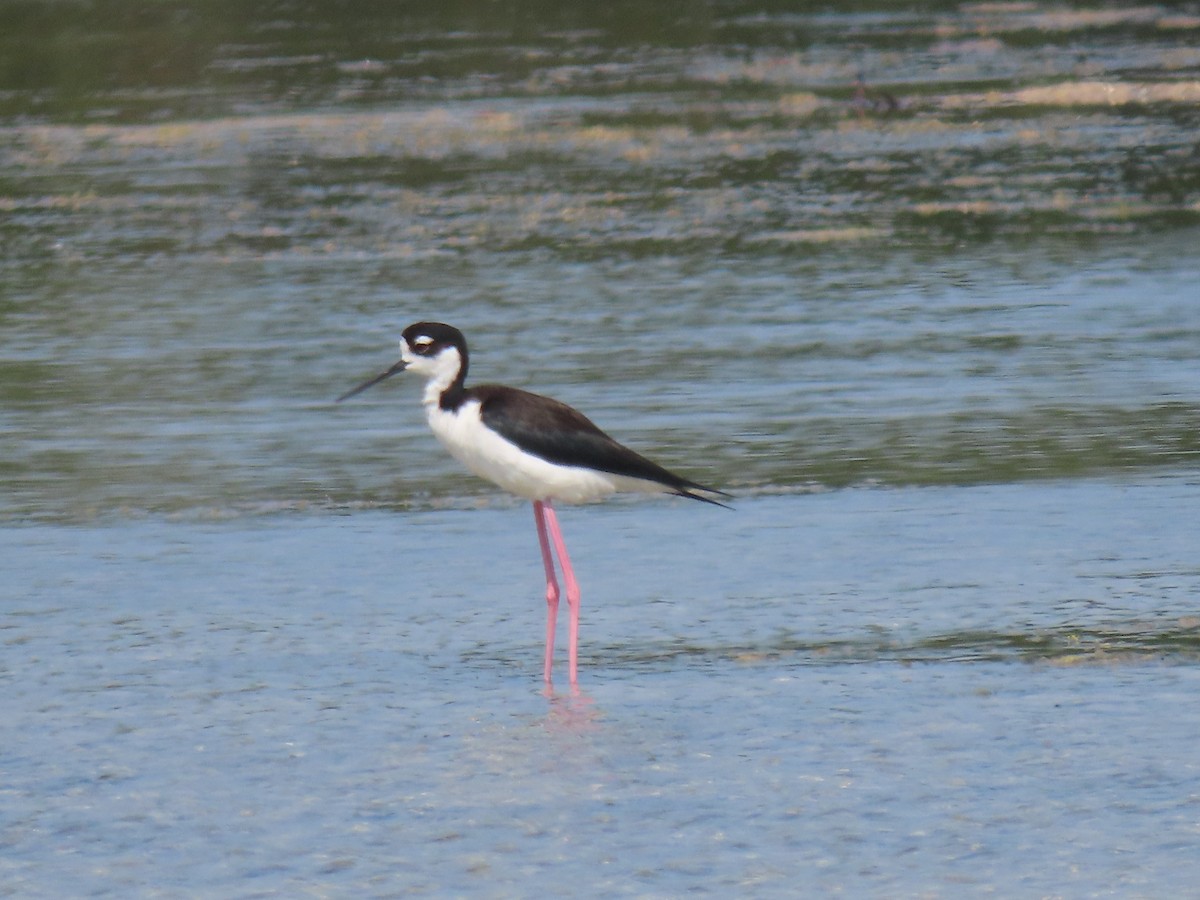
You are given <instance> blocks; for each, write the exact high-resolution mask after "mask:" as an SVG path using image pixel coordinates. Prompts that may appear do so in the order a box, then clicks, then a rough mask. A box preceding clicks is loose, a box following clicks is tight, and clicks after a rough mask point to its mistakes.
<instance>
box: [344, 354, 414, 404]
mask: <svg viewBox="0 0 1200 900" xmlns="http://www.w3.org/2000/svg"><path fill="white" fill-rule="evenodd" d="M407 366H408V363H406V362H405V361H404V360H400V362H398V363H396V364H395V365H394V366H392V367H391V368H390V369H388V370H387V371H386V372H384V373H382V374H380V375H376V376H375V377H374V378H368V379H367V380H366V381H364V382H363V383H362V384H360V385H359V386H358V387H356V388H353V389H351V390H348V391H346V393H344V394H342V396H340V397H338V398H337V400H335V401H334V402H335V403H341V402H342V401H343V400H349V399H350V398H351V397H353V396H354V395H355V394H361V393H362V392H363V391H365V390H366V389H367V388H369V387H374V386H375V385H377V384H379V382H381V381H383V380H384V379H385V378H391V377H392V376H393V375H395V374H396V373H397V372H403V371H404V370H405V368H406V367H407Z"/></svg>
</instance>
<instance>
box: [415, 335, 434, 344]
mask: <svg viewBox="0 0 1200 900" xmlns="http://www.w3.org/2000/svg"><path fill="white" fill-rule="evenodd" d="M432 343H433V338H431V337H430V336H429V335H427V334H421V335H417V337H415V338H413V345H414V346H416V347H428V346H429V345H430V344H432Z"/></svg>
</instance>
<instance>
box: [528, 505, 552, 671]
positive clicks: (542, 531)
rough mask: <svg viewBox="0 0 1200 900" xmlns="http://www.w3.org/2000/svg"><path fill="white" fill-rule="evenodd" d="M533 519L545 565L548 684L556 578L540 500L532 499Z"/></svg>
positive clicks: (543, 509)
mask: <svg viewBox="0 0 1200 900" xmlns="http://www.w3.org/2000/svg"><path fill="white" fill-rule="evenodd" d="M533 521H534V523H535V524H536V525H537V533H538V543H539V544H541V546H542V564H543V565H544V566H545V567H546V665H545V668H544V669H543V670H542V677H543V678H544V679H545V681H546V684H550V681H551V678H550V670H551V669H552V668H553V667H554V626H555V623H556V622H557V621H558V579H557V578H556V577H555V575H554V557H553V556H552V555H551V553H550V540H549V538H548V537H547V535H546V505H545V504H544V503H542V501H541V500H534V501H533Z"/></svg>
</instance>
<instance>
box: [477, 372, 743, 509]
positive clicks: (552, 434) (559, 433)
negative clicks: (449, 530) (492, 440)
mask: <svg viewBox="0 0 1200 900" xmlns="http://www.w3.org/2000/svg"><path fill="white" fill-rule="evenodd" d="M469 393H470V394H471V395H473V396H474V397H475V399H477V400H479V401H480V415H481V416H482V418H483V424H484V425H486V426H487V427H488V428H490V429H492V430H493V431H495V432H496V433H497V434H499V435H500V436H501V437H503V438H504V439H505V440H508V441H511V442H512V443H514V444H516V445H517V446H518V447H520V448H521V449H522V450H526V451H528V452H529V453H532V454H533V455H534V456H538V457H541V458H542V459H544V460H546V461H547V462H552V463H558V464H560V465H568V466H584V467H587V468H589V469H596V470H597V471H600V472H609V473H611V474H613V475H623V476H625V477H627V478H640V479H642V480H644V481H652V482H654V483H655V484H661V485H662V486H663V487H664V488H666V489H668V490H669V491H670V492H671V493H674V494H679V495H680V496H682V497H690V498H692V499H693V500H703V501H704V502H705V503H715V504H716V505H717V506H724V505H725V504H723V503H720V502H718V501H716V500H713V499H712V498H710V497H704V496H701V495H700V494H696V493H694V492H695V491H704V492H705V493H709V494H718V495H720V496H723V497H728V496H729V495H728V494H726V493H725V492H724V491H718V490H715V489H713V488H710V487H705V486H704V485H702V484H697V483H696V482H694V481H689V480H688V479H686V478H683V477H681V476H679V475H676V474H675V473H674V472H670V471H668V470H666V469H664V468H663V467H662V466H660V465H658V464H657V463H654V462H651V461H650V460H648V459H646V457H644V456H642V455H641V454H639V453H635V452H634V451H633V450H630V449H629V448H628V447H626V446H624V445H623V444H619V443H617V441H615V440H613V439H612V438H611V437H609V436H608V435H607V434H605V433H604V432H603V431H601V430H600V429H599V428H598V427H597V426H596V425H595V424H594V423H593V422H592V420H591V419H589V418H588V417H587V416H585V415H584V414H583V413H581V412H579V411H578V410H577V409H573V408H572V407H570V406H567V405H566V404H565V403H560V402H559V401H558V400H554V399H551V398H550V397H543V396H541V395H539V394H531V393H529V392H528V391H522V390H518V389H517V388H509V387H500V386H499V385H491V384H488V385H480V386H479V387H476V388H472V389H471V391H470V392H469Z"/></svg>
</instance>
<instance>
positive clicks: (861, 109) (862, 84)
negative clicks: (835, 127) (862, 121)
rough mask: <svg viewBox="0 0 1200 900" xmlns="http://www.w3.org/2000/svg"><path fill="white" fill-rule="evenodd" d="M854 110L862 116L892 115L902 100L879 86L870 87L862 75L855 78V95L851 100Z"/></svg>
mask: <svg viewBox="0 0 1200 900" xmlns="http://www.w3.org/2000/svg"><path fill="white" fill-rule="evenodd" d="M850 105H851V106H852V107H854V111H855V112H856V113H858V115H859V117H860V118H866V117H867V115H868V114H873V115H883V116H886V115H890V114H891V113H894V112H896V111H898V110H899V109H900V101H899V100H897V99H896V96H895V94H892V93H889V92H888V91H885V90H881V89H878V88H868V87H867V83H866V81H865V80H864V79H863V77H862V76H861V75H859V76H858V77H857V78H855V79H854V97H853V99H852V100H851V101H850Z"/></svg>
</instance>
